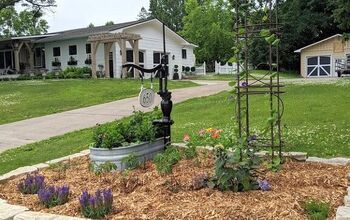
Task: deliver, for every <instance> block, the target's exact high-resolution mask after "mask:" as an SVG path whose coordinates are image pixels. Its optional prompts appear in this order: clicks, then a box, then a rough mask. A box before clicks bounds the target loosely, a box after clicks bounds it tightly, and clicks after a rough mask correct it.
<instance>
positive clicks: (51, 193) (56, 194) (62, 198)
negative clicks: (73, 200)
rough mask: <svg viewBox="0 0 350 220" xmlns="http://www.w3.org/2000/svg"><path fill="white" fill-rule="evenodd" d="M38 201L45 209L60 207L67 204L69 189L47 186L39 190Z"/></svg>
mask: <svg viewBox="0 0 350 220" xmlns="http://www.w3.org/2000/svg"><path fill="white" fill-rule="evenodd" d="M38 197H39V200H40V202H41V203H42V204H44V205H45V206H46V207H48V208H50V207H53V206H57V205H62V204H64V203H66V202H68V199H69V198H68V197H69V187H68V186H62V187H54V186H49V187H46V188H43V189H40V190H39V192H38Z"/></svg>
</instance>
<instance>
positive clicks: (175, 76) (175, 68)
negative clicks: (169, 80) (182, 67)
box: [173, 65, 180, 80]
mask: <svg viewBox="0 0 350 220" xmlns="http://www.w3.org/2000/svg"><path fill="white" fill-rule="evenodd" d="M179 78H180V77H179V66H178V65H175V66H174V75H173V80H178V79H179Z"/></svg>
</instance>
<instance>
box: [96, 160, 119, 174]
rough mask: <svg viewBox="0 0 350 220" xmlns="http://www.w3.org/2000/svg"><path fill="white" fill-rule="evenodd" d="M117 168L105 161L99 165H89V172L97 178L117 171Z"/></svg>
mask: <svg viewBox="0 0 350 220" xmlns="http://www.w3.org/2000/svg"><path fill="white" fill-rule="evenodd" d="M117 168H118V167H117V165H116V164H115V163H113V162H111V161H106V162H104V163H102V164H99V165H97V164H95V163H91V164H90V167H89V169H90V171H93V172H94V173H95V174H96V175H97V176H100V175H102V174H104V173H110V172H112V171H115V170H117Z"/></svg>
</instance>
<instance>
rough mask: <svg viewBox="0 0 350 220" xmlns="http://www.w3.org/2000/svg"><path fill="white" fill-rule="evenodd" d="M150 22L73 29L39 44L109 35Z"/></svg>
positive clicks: (131, 22) (38, 41)
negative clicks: (103, 34)
mask: <svg viewBox="0 0 350 220" xmlns="http://www.w3.org/2000/svg"><path fill="white" fill-rule="evenodd" d="M149 20H152V19H148V20H140V21H130V22H125V23H119V24H113V25H108V26H98V27H91V28H90V27H87V28H79V29H73V30H67V31H61V32H57V33H55V34H57V35H55V36H51V37H46V38H42V39H40V40H37V41H36V42H37V43H46V42H52V41H60V40H67V39H74V38H81V37H88V36H90V35H93V34H100V33H108V32H110V31H114V30H117V29H121V28H125V27H129V26H132V25H135V24H139V23H143V22H145V21H149Z"/></svg>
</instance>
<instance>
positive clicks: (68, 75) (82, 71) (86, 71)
mask: <svg viewBox="0 0 350 220" xmlns="http://www.w3.org/2000/svg"><path fill="white" fill-rule="evenodd" d="M91 73H92V71H91V68H89V67H82V68H80V67H67V68H66V69H65V70H63V71H61V72H59V74H58V77H59V78H61V79H78V78H79V79H82V78H87V77H88V78H90V77H91Z"/></svg>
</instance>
